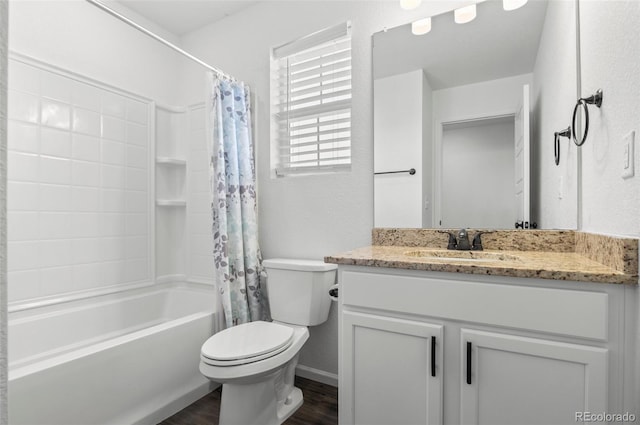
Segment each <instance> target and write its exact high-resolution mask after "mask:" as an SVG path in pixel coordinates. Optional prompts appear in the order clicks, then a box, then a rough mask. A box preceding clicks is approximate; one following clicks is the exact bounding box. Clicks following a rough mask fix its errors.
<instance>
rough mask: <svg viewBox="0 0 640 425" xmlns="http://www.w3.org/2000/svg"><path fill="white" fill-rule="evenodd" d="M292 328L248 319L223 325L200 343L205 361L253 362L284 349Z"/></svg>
mask: <svg viewBox="0 0 640 425" xmlns="http://www.w3.org/2000/svg"><path fill="white" fill-rule="evenodd" d="M292 339H293V328H290V327H288V326H284V325H279V324H277V323H272V322H261V321H258V322H250V323H244V324H242V325H238V326H234V327H232V328H228V329H225V330H223V331H221V332H218V333H217V334H215V335H213V336H212V337H211V338H209V339H208V340H207V341H206V342H205V343H204V344H203V345H202V351H201V353H202V357H203V360H204V361H205V362H206V363H209V364H214V365H225V366H233V365H237V364H244V363H249V362H255V361H258V360H262V359H265V358H268V357H271V356H274V355H276V354H278V353H280V352H282V351H284V350H286V349H287V348H288V347H289V346H290V345H291V341H292Z"/></svg>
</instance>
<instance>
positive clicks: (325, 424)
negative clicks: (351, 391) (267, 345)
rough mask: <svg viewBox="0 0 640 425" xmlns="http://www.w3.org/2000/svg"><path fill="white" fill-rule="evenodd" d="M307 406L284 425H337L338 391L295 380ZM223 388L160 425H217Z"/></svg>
mask: <svg viewBox="0 0 640 425" xmlns="http://www.w3.org/2000/svg"><path fill="white" fill-rule="evenodd" d="M295 385H296V387H298V388H300V389H301V390H302V393H303V395H304V403H303V404H302V406H301V407H300V408H299V409H298V410H297V411H296V412H295V413H294V414H293V415H292V416H291V417H290V418H289V419H287V421H286V422H285V423H284V425H336V424H337V423H338V389H337V388H335V387H332V386H330V385H326V384H321V383H319V382H316V381H311V380H309V379H304V378H300V377H297V376H296V383H295ZM221 394H222V392H221V388H218V389H217V390H216V391H213V392H212V393H209V394H208V395H206V396H204V397H202V398H201V399H200V400H198V401H196V402H195V403H193V404H192V405H190V406H187V407H186V408H184V409H183V410H181V411H179V412H178V413H176V414H175V415H173V416H171V417H170V418H167V419H165V420H164V421H163V422H161V423H160V425H218V415H219V412H220V395H221Z"/></svg>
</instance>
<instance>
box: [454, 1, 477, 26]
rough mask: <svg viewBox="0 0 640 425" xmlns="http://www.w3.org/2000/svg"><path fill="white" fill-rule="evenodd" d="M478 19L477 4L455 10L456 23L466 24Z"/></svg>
mask: <svg viewBox="0 0 640 425" xmlns="http://www.w3.org/2000/svg"><path fill="white" fill-rule="evenodd" d="M474 19H476V5H475V4H472V5H470V6H465V7H461V8H460V9H456V10H455V11H454V12H453V20H454V21H455V22H456V24H466V23H467V22H471V21H473V20H474Z"/></svg>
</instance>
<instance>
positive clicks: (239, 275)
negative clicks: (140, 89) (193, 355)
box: [207, 73, 269, 327]
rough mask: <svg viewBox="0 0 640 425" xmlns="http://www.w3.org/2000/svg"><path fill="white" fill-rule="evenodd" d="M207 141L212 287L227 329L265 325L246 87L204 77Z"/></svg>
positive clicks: (265, 311) (266, 316) (252, 149)
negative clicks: (261, 322) (258, 322)
mask: <svg viewBox="0 0 640 425" xmlns="http://www.w3.org/2000/svg"><path fill="white" fill-rule="evenodd" d="M208 79H209V82H210V84H209V88H210V91H209V93H208V96H207V99H208V105H207V108H208V131H207V133H208V136H207V137H208V140H207V147H208V152H209V157H210V160H211V162H210V167H209V171H210V183H211V193H212V202H211V211H212V217H213V227H212V230H213V245H214V247H213V251H214V252H213V256H214V265H215V276H214V277H215V284H216V286H217V288H218V293H219V294H220V298H221V301H222V306H223V309H224V316H225V321H226V325H227V327H231V326H234V325H237V324H241V323H246V322H251V321H255V320H269V311H268V305H267V298H266V296H265V294H264V293H263V286H264V280H265V278H266V274H265V273H264V270H263V268H262V256H261V253H260V247H259V246H258V224H257V206H256V173H255V161H254V146H253V140H252V134H251V114H250V109H249V108H250V96H249V88H248V87H247V86H245V85H244V84H243V83H241V82H236V81H230V80H228V79H226V78H221V77H219V76H217V75H215V74H214V73H209V78H208Z"/></svg>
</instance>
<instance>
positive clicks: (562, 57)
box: [373, 0, 577, 229]
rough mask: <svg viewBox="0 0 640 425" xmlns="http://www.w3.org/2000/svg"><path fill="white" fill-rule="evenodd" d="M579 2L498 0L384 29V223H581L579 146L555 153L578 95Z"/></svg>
mask: <svg viewBox="0 0 640 425" xmlns="http://www.w3.org/2000/svg"><path fill="white" fill-rule="evenodd" d="M575 10H576V9H575V2H572V1H570V2H551V1H533V0H530V1H529V2H527V3H526V4H525V5H524V6H523V7H521V8H519V9H517V10H512V11H505V10H504V9H503V4H502V1H497V0H488V1H484V2H481V3H477V4H476V11H477V17H476V18H475V19H474V20H473V21H471V22H468V23H466V24H456V23H455V22H454V16H453V15H454V14H453V13H452V12H448V13H444V14H441V15H437V16H433V17H431V30H430V31H429V32H428V33H426V34H424V35H414V34H412V28H411V24H407V25H403V26H400V27H396V28H392V29H387V30H385V31H381V32H379V33H376V34H374V35H373V78H374V191H375V193H374V199H375V206H374V224H375V226H376V227H405V228H407V227H409V228H411V227H436V228H437V227H443V228H462V227H475V228H498V229H500V228H514V225H515V226H518V225H519V226H521V227H523V228H533V227H544V228H575V227H577V226H576V225H577V181H576V179H577V178H576V176H577V171H576V170H577V161H576V152H575V148H573V150H571V148H570V146H569V144H568V142H566V141H561V142H560V146H559V148H560V150H561V155H562V156H561V158H562V161H561V162H560V163H559V164H558V165H555V161H554V152H553V149H554V133H555V132H557V131H560V130H562V129H563V128H566V127H567V125H568V124H569V123H570V119H571V111H572V109H573V104H574V103H575V99H576V97H577V96H576V94H577V65H576V39H575V31H576V25H575ZM565 140H566V139H565ZM412 170H415V171H412ZM558 216H561V217H562V218H557V217H558Z"/></svg>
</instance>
